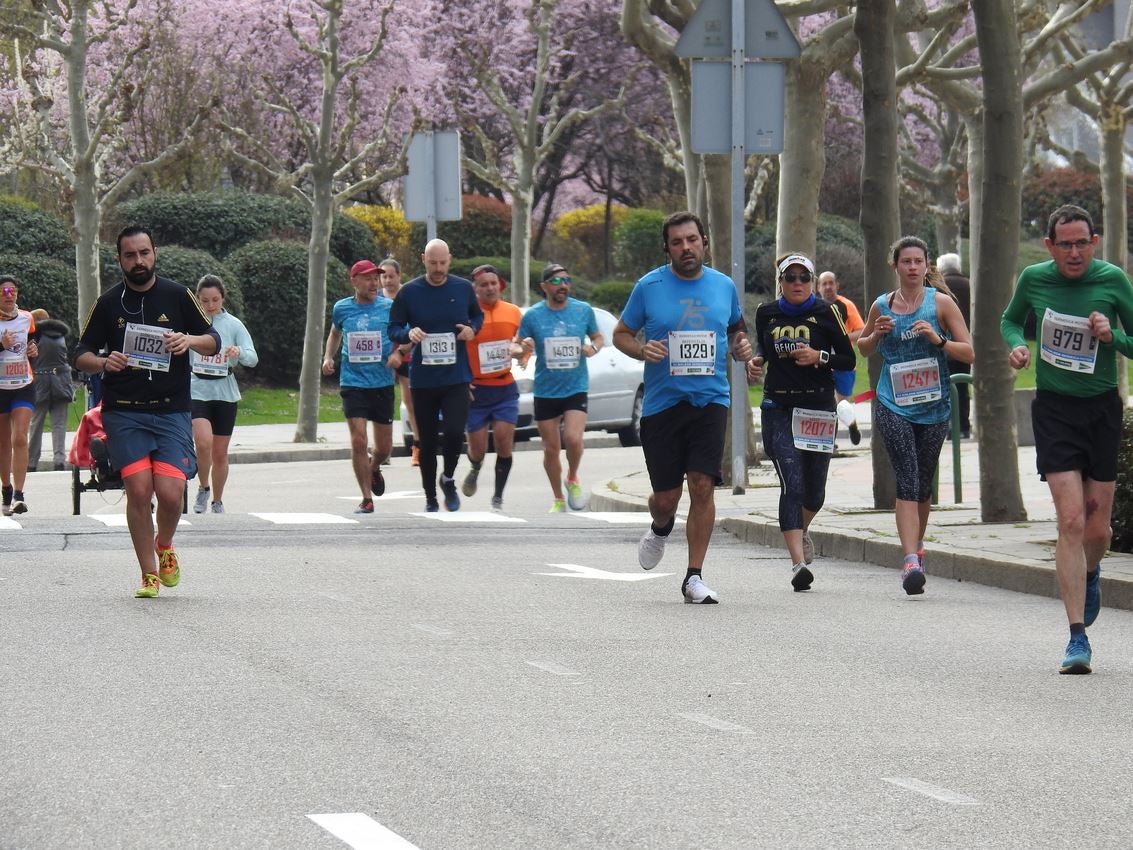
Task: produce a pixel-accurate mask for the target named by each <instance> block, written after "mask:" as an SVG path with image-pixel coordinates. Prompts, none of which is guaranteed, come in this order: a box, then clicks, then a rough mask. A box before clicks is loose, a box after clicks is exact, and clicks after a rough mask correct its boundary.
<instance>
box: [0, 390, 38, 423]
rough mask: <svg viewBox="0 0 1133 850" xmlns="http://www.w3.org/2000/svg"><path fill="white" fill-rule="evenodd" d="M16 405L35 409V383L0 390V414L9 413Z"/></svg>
mask: <svg viewBox="0 0 1133 850" xmlns="http://www.w3.org/2000/svg"><path fill="white" fill-rule="evenodd" d="M17 407H26V408H27V409H28V410H35V384H28V385H27V386H26V387H18V388H17V389H14V390H0V416H3V415H4V414H5V413H11V412H12V411H13V410H15V409H16V408H17Z"/></svg>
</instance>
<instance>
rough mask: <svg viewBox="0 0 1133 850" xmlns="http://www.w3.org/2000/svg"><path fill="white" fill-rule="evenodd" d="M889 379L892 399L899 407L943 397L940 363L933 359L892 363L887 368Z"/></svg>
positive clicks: (926, 358)
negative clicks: (891, 385)
mask: <svg viewBox="0 0 1133 850" xmlns="http://www.w3.org/2000/svg"><path fill="white" fill-rule="evenodd" d="M889 378H890V380H891V381H892V382H893V398H894V400H895V401H896V402H897V404H899V405H900V406H901V407H907V406H908V405H910V404H923V403H924V402H926V401H938V400H939V399H940V398H942V396H943V394H942V392H941V389H940V363H939V362H938V361H937V360H936V358H934V357H925V358H924V359H922V360H908V361H906V362H904V363H894V364H893V365H892V366H890V367H889Z"/></svg>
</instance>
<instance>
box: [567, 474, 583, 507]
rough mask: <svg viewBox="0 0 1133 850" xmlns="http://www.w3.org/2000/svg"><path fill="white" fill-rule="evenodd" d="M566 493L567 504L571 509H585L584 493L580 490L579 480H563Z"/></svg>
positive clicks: (580, 483)
mask: <svg viewBox="0 0 1133 850" xmlns="http://www.w3.org/2000/svg"><path fill="white" fill-rule="evenodd" d="M563 484H564V485H565V489H566V494H567V504H568V505H569V506H570V509H571V510H572V511H584V510H586V494H585V493H584V492H582V482H581V481H563Z"/></svg>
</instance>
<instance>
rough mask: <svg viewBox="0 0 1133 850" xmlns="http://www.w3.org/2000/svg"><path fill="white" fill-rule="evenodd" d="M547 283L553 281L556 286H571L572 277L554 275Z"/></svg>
mask: <svg viewBox="0 0 1133 850" xmlns="http://www.w3.org/2000/svg"><path fill="white" fill-rule="evenodd" d="M547 283H553V284H554V285H555V286H570V284H571V279H570V278H569V277H553V278H551V279H550V280H548V281H547Z"/></svg>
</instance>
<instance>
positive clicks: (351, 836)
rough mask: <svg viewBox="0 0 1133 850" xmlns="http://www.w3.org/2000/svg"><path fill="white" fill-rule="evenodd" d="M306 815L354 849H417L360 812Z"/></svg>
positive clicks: (414, 845)
mask: <svg viewBox="0 0 1133 850" xmlns="http://www.w3.org/2000/svg"><path fill="white" fill-rule="evenodd" d="M307 817H309V818H310V819H311V820H313V821H314V822H315V823H317V824H318V825H319V826H321V827H322V828H323V829H325V830H326V831H327V832H329V833H330V834H331V835H333V836H334V837H335V838H337V839H339V840H340V841H342V842H343V843H345V844H348V845H350V846H351V847H353V848H354V850H418V847H417V845H416V844H410V843H409V842H408V841H406V840H405V839H404V838H402V837H401V836H400V835H398V834H397V833H396V832H391V831H390V830H388V829H386V828H385V827H384V826H382V825H381V824H380V823H378V822H377V821H376V820H374V819H373V818H371V817H369V816H368V815H364V814H362V812H345V813H343V814H327V815H307Z"/></svg>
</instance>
